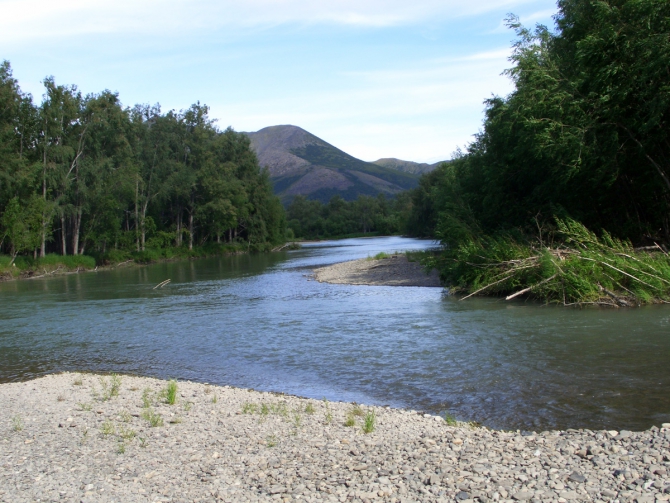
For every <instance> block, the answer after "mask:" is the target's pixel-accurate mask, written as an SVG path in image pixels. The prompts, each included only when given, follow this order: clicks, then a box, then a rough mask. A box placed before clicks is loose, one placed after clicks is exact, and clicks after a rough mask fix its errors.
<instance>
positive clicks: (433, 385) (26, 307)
mask: <svg viewBox="0 0 670 503" xmlns="http://www.w3.org/2000/svg"><path fill="white" fill-rule="evenodd" d="M431 246H434V243H432V242H430V241H425V240H415V239H408V238H400V237H386V238H373V239H349V240H343V241H330V242H320V243H309V244H305V246H304V247H303V248H302V249H300V250H296V251H290V252H280V253H272V254H256V255H238V256H231V257H222V258H212V259H201V260H194V261H181V262H170V263H160V264H153V265H150V266H146V267H134V266H133V267H127V268H118V269H115V270H106V271H99V272H91V273H84V274H74V275H67V276H59V277H53V278H45V279H35V280H29V281H14V282H7V283H0V302H1V304H0V382H9V381H18V380H26V379H30V378H33V377H36V376H39V375H44V374H48V373H52V372H59V371H65V370H69V371H94V372H117V373H121V374H137V375H147V376H156V377H161V378H177V379H189V380H193V381H199V382H208V383H212V384H226V385H233V386H239V387H246V388H254V389H257V390H268V391H277V392H284V393H289V394H294V395H299V396H307V397H313V398H327V399H328V400H331V401H336V400H344V401H356V402H359V403H369V404H378V405H383V404H388V405H391V406H396V407H407V408H412V409H415V410H424V411H426V412H432V413H438V412H444V411H448V412H449V413H450V414H452V415H453V416H455V417H456V418H458V419H460V420H472V421H477V422H480V423H482V424H484V425H487V426H490V427H493V428H505V429H521V430H536V431H539V430H545V429H565V428H591V429H601V428H608V429H624V428H626V429H633V430H642V429H646V428H648V427H650V426H652V425H660V424H661V423H663V422H670V393H669V392H668V389H669V385H670V308H669V307H670V306H650V307H644V308H640V309H620V310H609V309H597V308H588V309H572V308H563V307H557V306H543V305H540V304H536V303H532V302H524V301H523V300H519V301H513V302H505V301H504V300H501V299H495V298H471V299H468V300H466V301H462V302H461V301H459V300H457V299H454V298H453V297H450V296H448V295H445V293H444V291H443V290H442V289H440V288H420V287H380V286H348V285H329V284H322V283H318V282H315V281H313V280H311V279H310V278H309V275H310V272H311V269H312V268H313V267H317V266H321V265H327V264H332V263H336V262H341V261H345V260H352V259H356V258H362V257H366V256H372V255H375V254H376V253H378V252H380V251H386V252H394V251H396V250H409V249H425V248H428V247H431ZM166 279H171V282H170V283H169V284H168V285H166V286H165V287H163V288H159V289H154V287H155V286H156V285H157V284H158V283H160V282H162V281H164V280H166ZM0 398H1V395H0ZM54 399H55V398H54Z"/></svg>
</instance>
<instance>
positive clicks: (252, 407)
mask: <svg viewBox="0 0 670 503" xmlns="http://www.w3.org/2000/svg"><path fill="white" fill-rule="evenodd" d="M257 410H258V405H256V404H255V403H248V402H245V403H243V404H242V414H255V413H256V411H257Z"/></svg>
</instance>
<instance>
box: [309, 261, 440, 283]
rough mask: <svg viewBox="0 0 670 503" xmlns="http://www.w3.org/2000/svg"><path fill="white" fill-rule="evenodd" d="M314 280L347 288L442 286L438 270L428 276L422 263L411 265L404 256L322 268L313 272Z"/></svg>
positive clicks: (412, 263) (350, 262)
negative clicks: (369, 286) (367, 286)
mask: <svg viewBox="0 0 670 503" xmlns="http://www.w3.org/2000/svg"><path fill="white" fill-rule="evenodd" d="M314 279H316V280H317V281H319V282H321V283H333V284H346V285H384V286H428V287H439V286H441V285H440V278H439V275H438V272H437V270H435V269H433V270H432V271H431V272H430V274H426V272H425V270H424V267H423V266H422V265H421V264H420V263H419V262H410V261H409V260H407V256H406V255H404V254H396V255H390V256H388V257H386V258H381V259H375V258H372V259H370V258H367V259H360V260H352V261H349V262H342V263H339V264H333V265H330V266H327V267H320V268H318V269H314Z"/></svg>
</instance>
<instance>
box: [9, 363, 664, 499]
mask: <svg viewBox="0 0 670 503" xmlns="http://www.w3.org/2000/svg"><path fill="white" fill-rule="evenodd" d="M0 402H1V403H2V407H1V408H0V438H1V439H2V441H0V457H1V458H2V460H3V463H4V465H3V467H4V469H3V470H1V471H0V501H3V502H10V501H11V502H12V503H17V502H23V501H34V500H38V499H39V500H42V501H46V500H58V501H77V502H80V501H83V502H85V503H88V502H93V501H95V502H111V501H127V502H131V503H132V502H140V501H182V500H183V501H197V500H203V501H214V500H216V501H224V502H260V501H282V502H294V501H317V500H318V501H322V500H331V501H340V502H344V501H352V502H365V501H372V500H380V501H388V502H392V503H396V502H403V501H422V502H429V503H437V502H443V501H454V500H458V501H465V502H474V501H480V502H487V501H490V502H507V501H509V502H512V501H521V502H523V501H530V500H541V501H552V502H553V501H556V502H562V501H576V500H580V501H621V502H634V501H637V502H647V501H649V502H652V503H653V502H654V501H656V502H657V503H660V502H665V501H668V499H669V498H670V480H669V479H668V471H669V470H670V457H668V452H670V424H662V425H660V426H661V428H660V429H659V428H658V427H655V426H654V427H652V428H650V429H648V430H646V431H643V432H631V431H625V430H621V431H615V430H613V429H610V430H608V431H605V430H601V431H591V430H587V429H579V430H576V429H568V430H561V431H544V432H530V431H528V432H520V431H503V430H491V429H489V428H486V427H482V426H479V425H476V424H474V423H462V422H458V421H455V420H454V419H453V418H452V417H451V416H449V415H444V416H442V417H440V416H435V415H429V414H424V413H422V412H417V411H414V410H403V409H393V408H390V407H381V406H368V405H361V404H355V403H343V402H329V401H327V400H325V399H324V400H315V399H308V398H299V397H295V396H289V395H284V394H281V393H270V392H259V391H254V390H249V389H240V388H234V387H230V386H214V385H209V384H200V383H193V382H184V381H180V382H177V381H175V380H171V381H165V380H158V379H153V378H148V377H134V376H119V375H114V374H112V375H96V374H86V373H83V374H82V373H62V374H52V375H48V376H45V377H40V378H37V379H34V380H30V381H27V382H15V383H5V384H0Z"/></svg>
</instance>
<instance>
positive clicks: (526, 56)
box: [411, 0, 670, 247]
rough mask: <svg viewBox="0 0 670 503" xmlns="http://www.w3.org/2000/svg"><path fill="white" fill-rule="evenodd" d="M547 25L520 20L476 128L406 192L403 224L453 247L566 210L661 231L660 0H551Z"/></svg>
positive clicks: (666, 45)
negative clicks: (463, 146)
mask: <svg viewBox="0 0 670 503" xmlns="http://www.w3.org/2000/svg"><path fill="white" fill-rule="evenodd" d="M558 7H559V12H558V14H557V15H556V16H555V23H556V25H555V29H554V30H553V31H552V30H550V29H549V28H547V27H545V26H537V27H536V28H534V29H532V30H531V29H527V28H524V27H523V26H522V25H521V24H520V23H519V21H518V19H516V18H514V17H511V18H510V19H508V22H509V26H510V27H511V28H513V29H514V30H516V33H517V35H518V39H517V41H516V43H515V44H514V51H513V56H512V58H511V60H512V63H513V67H512V68H511V69H510V70H508V72H507V74H508V75H509V76H510V77H511V79H512V80H513V82H514V84H515V89H514V90H513V91H512V93H511V94H509V95H508V96H506V97H494V98H491V99H489V100H487V101H486V115H485V119H484V124H483V128H482V130H481V132H480V133H479V134H478V135H476V137H475V140H474V141H473V142H472V143H471V144H470V145H469V146H468V147H467V150H466V151H465V152H459V153H457V155H456V156H455V158H454V159H453V161H452V162H450V163H449V164H445V165H442V166H441V167H440V168H439V169H437V170H436V171H434V172H433V173H431V174H429V175H426V176H424V178H423V179H422V180H421V183H420V186H419V187H418V188H417V189H416V190H415V191H414V193H413V195H412V201H413V211H412V215H411V218H412V219H413V221H414V225H413V226H412V227H413V228H414V229H416V231H417V233H418V234H423V235H434V236H437V237H440V238H441V239H442V240H443V241H444V242H445V244H449V245H451V246H452V247H453V246H458V244H459V243H464V242H467V241H468V240H473V239H477V237H478V236H482V235H494V234H501V233H502V234H504V233H512V234H515V235H521V234H538V233H541V232H542V229H551V228H552V226H553V223H554V221H555V218H559V219H567V218H569V219H573V220H575V221H579V222H581V223H582V224H584V225H585V226H586V227H588V228H589V229H592V230H594V231H598V232H601V231H603V230H606V231H607V232H609V233H610V234H612V235H613V236H616V237H618V238H622V239H626V240H631V241H632V242H635V243H645V244H653V243H654V242H657V243H660V242H666V243H668V242H670V85H669V83H670V3H669V2H666V1H658V0H560V1H559V2H558Z"/></svg>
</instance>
